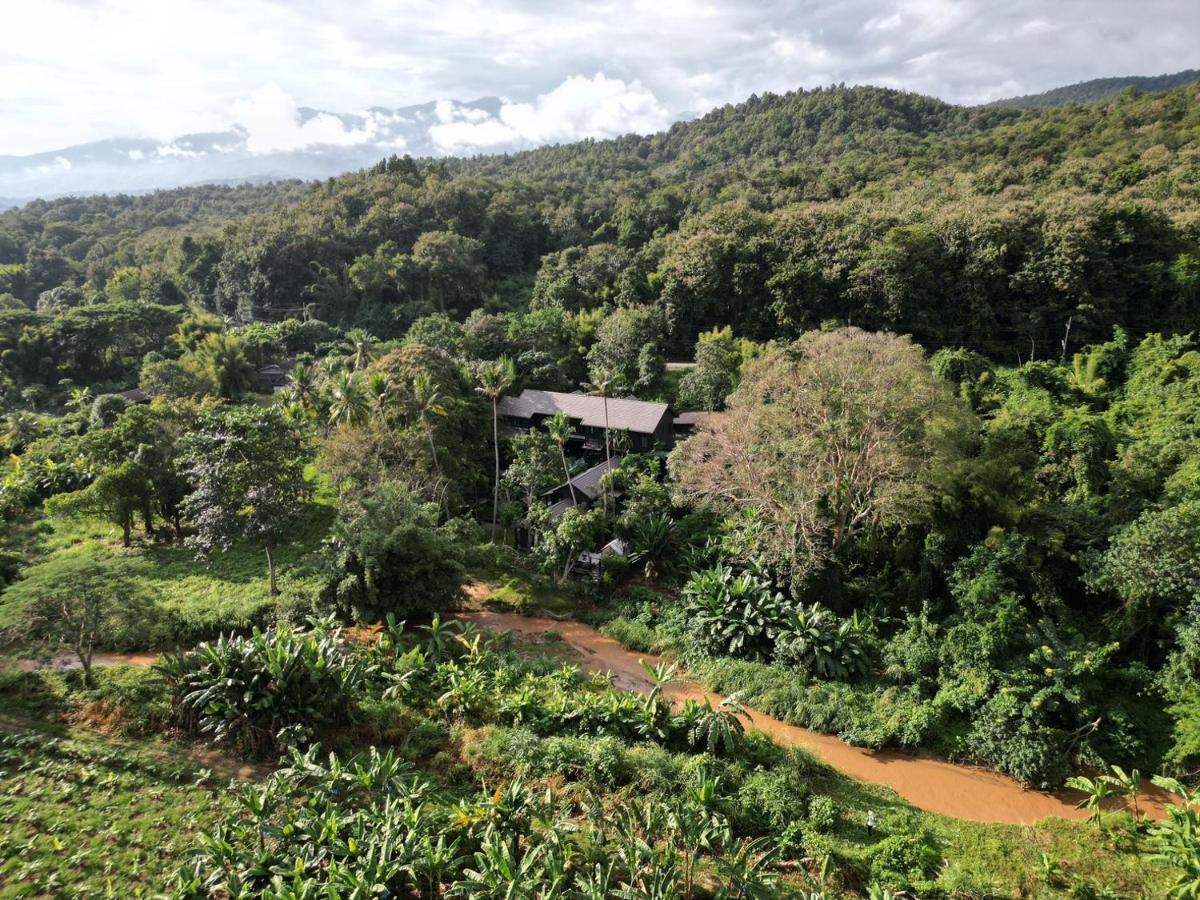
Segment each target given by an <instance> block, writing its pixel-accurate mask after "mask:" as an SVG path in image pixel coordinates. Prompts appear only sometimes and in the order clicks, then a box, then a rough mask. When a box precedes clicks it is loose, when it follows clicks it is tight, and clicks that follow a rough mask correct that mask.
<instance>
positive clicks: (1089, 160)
mask: <svg viewBox="0 0 1200 900" xmlns="http://www.w3.org/2000/svg"><path fill="white" fill-rule="evenodd" d="M1198 140H1200V100H1198V91H1197V88H1196V87H1194V86H1188V87H1182V88H1178V89H1176V90H1174V91H1171V92H1169V93H1164V94H1153V95H1137V96H1135V95H1131V94H1126V95H1121V96H1119V97H1117V98H1115V99H1112V100H1110V101H1107V102H1104V103H1099V104H1093V105H1089V106H1078V105H1077V106H1069V107H1061V108H1048V109H1033V110H1018V109H1005V108H998V107H997V108H963V107H956V106H952V105H949V104H945V103H942V102H940V101H937V100H933V99H930V98H926V97H921V96H918V95H914V94H908V93H904V92H898V91H892V90H884V89H877V88H849V89H848V88H841V87H836V88H830V89H825V90H816V91H801V92H795V93H790V94H787V95H783V96H776V95H765V96H761V97H752V98H751V99H750V100H748V101H747V102H745V103H742V104H738V105H735V106H727V107H724V108H721V109H718V110H716V111H714V112H712V113H710V114H708V115H706V116H704V117H702V118H700V119H698V120H695V121H692V122H687V123H681V124H678V125H676V126H674V127H673V128H671V129H670V130H669V131H667V132H664V133H662V134H658V135H652V136H649V137H635V136H630V137H626V138H621V139H618V140H612V141H601V142H596V141H585V142H581V143H577V144H571V145H567V146H560V147H550V148H544V149H541V150H536V151H531V152H527V153H522V154H516V155H509V156H493V157H476V158H472V159H452V160H439V161H420V162H414V161H412V160H408V159H397V158H392V159H390V160H387V161H384V162H381V163H380V164H379V165H377V166H375V167H373V168H372V169H370V170H367V171H363V172H358V173H353V174H349V175H345V176H342V177H340V178H337V179H331V180H329V181H327V182H323V183H320V184H317V185H308V186H303V185H299V184H295V183H289V184H286V185H282V186H279V185H275V186H266V187H246V188H237V189H231V188H196V189H184V190H177V191H171V192H164V193H159V194H153V195H148V196H145V197H136V198H129V197H123V198H103V197H93V198H83V199H76V200H62V201H54V202H49V203H38V204H33V205H31V206H27V207H24V208H22V209H19V210H11V211H9V212H7V213H4V214H2V215H0V295H5V294H8V295H11V296H10V297H9V298H8V299H6V300H0V305H6V306H7V307H9V310H8V311H7V312H4V313H0V316H2V317H3V318H2V320H0V352H4V351H5V350H6V349H7V350H13V351H15V350H16V348H17V345H18V343H19V342H20V335H21V333H22V330H23V329H26V328H28V327H31V326H32V325H34V324H36V323H35V322H34V321H33V320H31V319H29V316H30V315H33V314H32V313H29V312H25V311H23V308H25V307H28V308H30V309H32V308H35V307H40V308H41V309H42V311H43V316H45V315H50V314H51V313H53V311H54V310H61V309H63V308H67V307H72V306H78V305H80V304H87V305H91V304H95V303H98V302H102V301H104V300H105V299H110V300H111V299H121V300H130V299H138V300H141V301H155V302H159V303H168V304H170V303H181V302H194V303H199V304H202V305H204V306H206V307H208V308H210V309H213V310H215V311H218V312H220V313H223V314H225V315H228V316H231V317H233V318H234V319H237V320H241V321H251V320H259V319H281V318H286V317H289V316H294V315H296V314H297V313H298V311H299V310H300V309H301V308H302V307H305V306H307V307H308V311H309V313H310V314H312V315H315V316H318V317H320V318H322V319H325V320H328V321H330V322H332V323H334V324H336V325H341V326H344V327H349V326H351V325H358V326H364V327H367V328H369V329H370V330H372V331H374V332H376V333H377V334H379V335H380V336H384V337H387V336H396V335H399V334H402V333H403V332H404V331H405V330H406V329H407V327H408V326H409V324H410V323H412V322H413V321H414V320H415V319H416V318H418V317H420V316H423V315H427V314H429V313H431V312H445V313H447V314H449V315H451V316H457V317H463V316H465V315H466V314H467V313H468V312H469V311H471V310H473V309H475V308H478V307H480V306H483V307H486V308H488V309H492V310H502V309H506V308H515V307H520V306H524V305H526V304H532V305H533V306H535V307H546V306H553V307H561V308H563V309H565V310H567V311H569V312H572V313H573V312H577V311H579V310H584V309H590V308H595V307H599V306H603V305H606V304H619V305H625V306H630V305H638V306H645V307H647V308H651V309H655V310H657V311H659V312H661V314H662V315H663V316H664V317H665V319H666V321H667V324H668V326H669V331H668V335H669V336H668V337H667V338H666V339H665V340H664V349H665V350H667V351H668V352H684V351H686V350H689V349H690V346H691V342H692V341H693V340H694V338H695V335H696V334H697V333H698V332H699V331H701V330H703V329H706V328H710V327H712V326H714V325H723V324H729V325H732V326H733V328H734V330H735V332H736V333H740V334H743V335H746V336H749V337H757V338H765V337H788V336H790V335H794V334H796V333H798V332H799V331H801V330H803V329H808V328H812V327H815V326H817V325H819V324H820V323H822V322H824V321H828V320H841V321H849V322H853V323H854V324H856V325H862V326H864V327H869V328H884V329H890V330H896V331H901V332H908V333H911V334H913V335H914V336H915V337H916V338H917V339H918V340H920V341H922V342H924V343H926V344H927V345H928V346H932V347H938V346H943V345H946V344H963V345H966V346H970V347H973V348H975V349H978V350H982V351H984V352H987V353H989V354H990V355H992V356H994V357H997V358H1002V359H1004V360H1006V361H1014V362H1015V361H1016V359H1017V357H1018V355H1019V356H1020V357H1021V358H1028V357H1029V356H1030V355H1031V354H1033V355H1036V356H1038V357H1044V356H1047V355H1054V356H1055V357H1057V356H1058V355H1059V354H1060V353H1061V341H1062V339H1063V336H1064V333H1065V331H1066V328H1067V323H1068V322H1070V323H1071V325H1070V327H1071V332H1070V335H1071V337H1070V339H1071V341H1072V342H1073V343H1074V342H1087V341H1098V340H1104V339H1106V338H1107V337H1108V336H1110V335H1111V333H1112V329H1113V328H1114V327H1115V326H1118V325H1120V326H1124V327H1126V328H1127V329H1129V330H1131V331H1133V332H1134V333H1139V332H1142V331H1149V330H1168V331H1169V330H1187V329H1191V328H1194V327H1196V325H1197V314H1198V313H1197V310H1198V304H1200V300H1198V297H1200V246H1198V241H1200V224H1198V221H1200V216H1198V214H1197V209H1198V208H1200V206H1198V204H1197V200H1198V199H1200V143H1198Z"/></svg>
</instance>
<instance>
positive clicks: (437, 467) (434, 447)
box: [425, 422, 442, 478]
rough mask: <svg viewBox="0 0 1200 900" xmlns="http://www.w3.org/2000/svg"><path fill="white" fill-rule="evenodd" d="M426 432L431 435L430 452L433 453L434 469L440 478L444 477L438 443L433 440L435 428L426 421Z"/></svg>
mask: <svg viewBox="0 0 1200 900" xmlns="http://www.w3.org/2000/svg"><path fill="white" fill-rule="evenodd" d="M425 433H426V434H428V435H429V452H430V453H432V454H433V470H434V471H435V472H437V476H438V478H441V477H442V467H441V465H439V463H438V457H437V444H436V443H434V440H433V428H432V427H431V426H430V424H429V423H428V422H426V423H425Z"/></svg>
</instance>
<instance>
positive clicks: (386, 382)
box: [366, 372, 393, 424]
mask: <svg viewBox="0 0 1200 900" xmlns="http://www.w3.org/2000/svg"><path fill="white" fill-rule="evenodd" d="M392 387H393V385H392V379H391V378H390V377H388V375H387V373H386V372H372V373H371V374H370V375H368V376H367V386H366V393H367V400H368V401H369V402H370V405H371V413H372V414H373V415H374V416H375V418H376V419H378V420H379V421H380V422H381V423H384V424H386V420H387V408H388V401H390V400H391V399H392Z"/></svg>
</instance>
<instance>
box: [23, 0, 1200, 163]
mask: <svg viewBox="0 0 1200 900" xmlns="http://www.w3.org/2000/svg"><path fill="white" fill-rule="evenodd" d="M1048 29H1053V30H1052V31H1051V30H1048ZM1197 34H1200V3H1197V2H1196V0H1139V2H1138V3H1137V4H1131V3H1130V2H1129V0H1055V2H1053V3H1051V2H1050V0H1009V2H1008V3H1004V4H997V3H984V2H982V0H841V2H839V3H818V2H813V0H771V2H769V3H746V2H744V0H742V2H739V0H634V2H618V0H594V2H590V3H547V2H546V0H452V2H446V0H360V2H357V3H347V4H330V3H328V2H323V0H288V2H286V3H284V2H280V0H171V2H169V3H164V2H162V0H37V2H33V3H16V2H10V3H8V4H6V8H5V18H4V47H5V52H4V53H2V54H0V109H3V112H4V115H3V125H4V127H3V129H0V154H8V153H14V154H20V153H34V152H44V151H48V150H55V149H57V148H61V147H66V146H69V145H72V144H78V143H83V142H85V141H91V140H99V139H103V138H109V137H141V138H149V139H152V140H154V141H156V142H159V143H162V144H168V142H171V141H174V140H175V139H176V138H177V137H178V136H179V135H187V134H191V133H197V132H222V131H226V130H228V129H229V127H230V125H231V124H232V123H231V115H230V112H231V110H232V109H234V108H235V107H236V108H238V109H240V110H241V111H242V113H243V114H242V115H241V116H234V117H233V118H239V119H245V120H246V121H244V122H243V125H245V126H246V131H247V132H248V133H250V134H252V135H253V143H254V146H255V147H258V148H259V150H260V152H262V151H264V150H268V149H285V148H297V147H303V146H311V145H313V144H314V142H323V145H324V146H329V145H330V144H333V145H336V146H347V145H351V146H353V145H356V144H357V143H360V142H363V141H364V140H365V139H364V137H363V132H371V131H372V128H374V129H375V131H376V137H377V138H378V137H382V138H383V140H388V139H389V138H390V137H391V136H392V132H393V131H394V130H395V125H396V124H398V123H387V122H385V121H383V120H380V119H376V118H372V116H371V115H370V114H369V113H362V114H361V115H362V118H363V123H362V124H354V125H352V126H350V127H347V126H345V125H343V124H342V123H341V121H340V120H338V119H336V118H335V117H324V118H318V119H316V120H310V121H305V122H300V121H299V120H298V119H297V116H296V110H295V106H296V105H297V104H302V105H304V106H307V107H312V108H314V109H323V110H331V111H334V112H339V113H343V112H348V111H352V110H367V109H370V108H371V107H383V108H389V109H390V108H395V107H399V106H406V105H409V104H418V103H425V102H427V101H428V100H430V99H431V98H436V97H452V98H457V99H458V100H460V101H469V100H472V99H474V98H477V97H484V96H497V95H499V96H507V97H509V98H511V100H510V102H509V103H508V104H507V105H506V106H508V107H514V108H513V109H512V110H510V111H509V114H508V118H506V117H505V116H502V115H498V116H489V115H477V114H470V115H465V114H464V115H457V113H454V112H453V111H451V112H450V113H448V115H449V120H448V121H436V122H434V124H436V125H438V126H445V127H444V128H442V129H441V130H440V134H441V136H442V139H443V141H444V142H445V143H446V145H447V146H463V147H487V146H500V145H501V144H503V142H504V141H505V140H506V139H508V138H509V137H511V136H512V135H516V136H517V138H518V139H520V140H536V139H538V138H539V136H546V135H548V136H549V138H550V139H555V140H567V139H571V138H573V137H576V136H579V135H582V134H595V135H598V136H599V135H604V134H609V133H613V132H614V130H615V132H616V133H620V132H621V131H625V130H645V129H646V128H647V127H659V126H660V124H662V123H663V122H664V121H665V120H666V119H673V118H675V117H677V116H679V115H680V114H682V113H685V112H687V113H702V112H705V111H707V110H708V109H710V108H712V107H713V106H716V105H720V104H724V103H730V102H737V101H739V100H742V99H745V98H746V97H747V96H749V95H750V94H751V93H762V92H764V91H775V92H780V91H786V90H791V89H795V88H797V87H815V86H817V85H819V84H828V83H830V82H845V83H847V84H888V85H893V86H897V87H903V88H906V89H909V90H915V91H921V92H924V93H931V94H934V95H936V96H939V97H942V98H944V99H947V100H950V101H953V102H972V101H973V100H975V99H977V98H981V97H990V96H996V95H998V94H1001V93H1004V92H1007V91H1009V89H1010V88H1011V87H1012V86H1013V85H1016V86H1017V87H1018V90H1017V92H1018V93H1028V92H1031V91H1038V90H1045V89H1046V88H1050V87H1054V86H1057V85H1063V84H1070V83H1072V82H1076V81H1080V80H1084V79H1087V78H1095V77H1100V76H1104V75H1114V74H1130V73H1140V74H1156V73H1162V72H1171V71H1178V70H1180V69H1184V68H1188V67H1192V66H1195V64H1196V49H1195V46H1196V36H1197ZM1048 42H1052V43H1053V48H1052V49H1053V52H1047V45H1048ZM938 51H943V55H941V56H940V57H931V56H929V54H931V53H936V52H938ZM934 58H936V59H937V65H932V66H927V67H920V66H913V65H909V64H907V61H909V60H922V59H934ZM598 71H604V72H605V74H606V75H607V76H608V78H607V79H606V80H610V81H613V82H616V83H618V84H619V85H623V86H624V89H625V90H626V92H627V93H629V92H631V91H633V89H634V88H635V87H638V86H640V88H641V91H642V92H643V96H641V97H640V99H639V98H638V96H637V94H636V92H634V93H630V94H629V96H627V97H626V98H625V99H626V100H628V101H633V102H632V105H631V106H627V107H622V106H621V105H620V104H621V103H622V102H624V101H619V100H616V99H614V98H613V97H609V96H607V95H603V94H602V93H601V92H600V91H599V90H598V89H597V87H596V85H595V84H594V81H595V79H594V78H586V77H585V78H578V76H579V74H580V73H588V74H590V73H594V72H598ZM574 79H578V80H580V81H582V82H584V83H585V85H584V88H586V91H583V90H579V89H577V88H574V87H568V88H566V89H564V87H563V86H564V84H567V85H570V84H571V83H572V82H573V80H574ZM589 82H591V83H590V84H589ZM263 85H276V86H278V87H277V93H275V95H274V96H268V97H265V98H256V95H257V92H258V91H259V90H260V89H262V86H263ZM559 91H564V93H565V94H566V95H571V94H572V92H573V91H574V92H576V93H577V94H579V95H583V94H585V93H586V92H588V91H590V92H592V93H590V94H587V97H586V98H584V99H583V102H585V103H590V102H598V103H600V104H602V105H603V106H604V108H602V109H600V110H597V111H596V113H595V115H585V114H583V113H582V112H579V111H577V110H575V109H574V108H573V107H572V108H571V109H566V110H564V109H555V108H553V102H554V98H555V95H557V94H558V92H559ZM548 97H549V98H552V99H550V100H547V99H546V98H548ZM247 98H249V99H247ZM284 98H286V100H285V99H284ZM292 98H295V100H292ZM534 98H536V99H534ZM588 98H592V99H588ZM561 99H562V101H563V103H564V104H567V105H568V106H569V105H570V104H569V103H568V101H571V102H574V101H575V100H579V99H580V98H579V97H578V96H576V97H572V96H563V97H562V98H561ZM239 101H240V105H239ZM639 104H642V105H639ZM656 107H657V108H656ZM614 109H615V111H614ZM660 110H666V111H667V113H668V115H667V116H665V117H663V116H661V115H659V111H660ZM429 118H430V120H431V121H432V120H434V119H435V117H434V115H433V114H432V113H431V114H430V116H429ZM613 118H617V119H620V118H625V119H628V121H627V122H619V123H615V124H614V122H613V121H612V119H613ZM464 124H466V125H469V126H476V127H475V128H466V129H464V128H463V127H462V126H463V125H464ZM414 143H415V141H414ZM184 146H185V147H186V146H187V145H186V144H185V145H184ZM147 155H148V156H149V155H151V154H149V153H148V154H147ZM76 168H77V169H78V168H80V167H79V166H77V167H76Z"/></svg>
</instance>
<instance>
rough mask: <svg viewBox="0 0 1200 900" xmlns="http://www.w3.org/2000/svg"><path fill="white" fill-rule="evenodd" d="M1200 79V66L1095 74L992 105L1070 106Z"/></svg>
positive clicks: (1168, 89)
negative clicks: (1118, 75)
mask: <svg viewBox="0 0 1200 900" xmlns="http://www.w3.org/2000/svg"><path fill="white" fill-rule="evenodd" d="M1198 81H1200V69H1186V70H1184V71H1183V72H1175V73H1174V74H1172V75H1126V76H1124V77H1122V78H1093V79H1092V80H1091V81H1081V82H1079V83H1078V84H1069V85H1067V86H1066V87H1058V88H1054V89H1052V90H1049V91H1043V92H1042V93H1040V94H1026V95H1025V96H1023V97H1008V98H1007V99H1004V100H996V101H994V102H992V103H989V104H987V105H988V106H1015V107H1020V108H1022V109H1033V108H1036V107H1042V106H1066V105H1067V104H1068V103H1095V102H1097V101H1099V100H1107V99H1108V98H1109V97H1113V96H1115V95H1116V94H1119V93H1120V92H1121V91H1123V90H1124V89H1125V88H1127V87H1135V88H1137V89H1138V90H1139V91H1142V92H1143V93H1155V92H1158V91H1170V90H1174V89H1175V88H1177V87H1183V86H1184V85H1185V84H1195V83H1196V82H1198Z"/></svg>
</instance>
